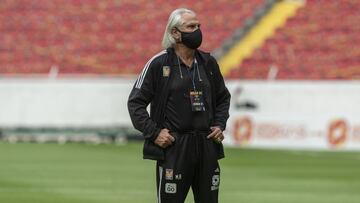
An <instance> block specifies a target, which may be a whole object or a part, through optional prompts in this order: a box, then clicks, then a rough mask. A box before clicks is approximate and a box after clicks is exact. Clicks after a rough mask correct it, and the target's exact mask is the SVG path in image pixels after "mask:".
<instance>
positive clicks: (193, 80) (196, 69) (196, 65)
mask: <svg viewBox="0 0 360 203" xmlns="http://www.w3.org/2000/svg"><path fill="white" fill-rule="evenodd" d="M177 61H178V67H179V71H180V77H181V79H183V75H182V71H181V66H180V60H179V56H177ZM194 63H195V67H194V68H195V69H194V74H193V76H191V73H190V71H189V69H187V70H188V73H189V76H190V78H191V82H192V84H193V87H194V90H196V86H195V72H196V71H197V73H198V77H199V81H200V82H201V81H202V79H201V77H200V71H199V65H198V62H197V60H196V58H194Z"/></svg>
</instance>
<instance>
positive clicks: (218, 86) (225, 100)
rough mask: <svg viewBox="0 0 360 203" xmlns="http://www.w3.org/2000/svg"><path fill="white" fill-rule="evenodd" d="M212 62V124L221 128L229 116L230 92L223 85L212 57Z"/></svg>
mask: <svg viewBox="0 0 360 203" xmlns="http://www.w3.org/2000/svg"><path fill="white" fill-rule="evenodd" d="M212 61H213V64H214V69H213V71H214V73H213V74H214V83H215V93H216V95H215V98H216V102H215V104H216V106H215V109H214V111H215V118H214V123H213V126H220V128H221V129H222V130H225V128H226V122H227V120H228V118H229V107H230V98H231V95H230V92H229V90H228V89H227V88H226V86H225V82H224V78H223V76H222V74H221V72H220V68H219V65H218V63H217V62H216V60H215V59H214V58H212Z"/></svg>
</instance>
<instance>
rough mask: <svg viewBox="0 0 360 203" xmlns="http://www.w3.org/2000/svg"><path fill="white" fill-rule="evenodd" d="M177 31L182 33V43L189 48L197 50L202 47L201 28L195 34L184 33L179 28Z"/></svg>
mask: <svg viewBox="0 0 360 203" xmlns="http://www.w3.org/2000/svg"><path fill="white" fill-rule="evenodd" d="M175 28H176V27H175ZM176 29H177V30H178V31H179V32H180V33H181V42H182V43H183V44H184V45H185V46H187V47H188V48H190V49H197V48H198V47H199V46H200V45H201V42H202V33H201V30H200V28H199V29H197V30H195V31H193V32H182V31H180V30H179V29H178V28H176Z"/></svg>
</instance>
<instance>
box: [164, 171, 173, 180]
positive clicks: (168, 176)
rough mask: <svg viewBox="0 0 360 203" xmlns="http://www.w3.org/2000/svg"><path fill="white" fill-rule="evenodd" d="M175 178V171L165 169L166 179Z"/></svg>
mask: <svg viewBox="0 0 360 203" xmlns="http://www.w3.org/2000/svg"><path fill="white" fill-rule="evenodd" d="M173 178H174V171H173V170H172V169H166V170H165V180H173Z"/></svg>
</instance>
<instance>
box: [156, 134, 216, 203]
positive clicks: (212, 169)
mask: <svg viewBox="0 0 360 203" xmlns="http://www.w3.org/2000/svg"><path fill="white" fill-rule="evenodd" d="M171 134H172V135H173V136H174V137H175V142H174V143H173V145H171V146H169V147H168V148H167V149H166V155H165V160H164V161H158V162H157V170H156V177H157V188H158V189H157V193H158V194H157V196H158V203H183V202H184V201H185V199H186V195H187V193H188V191H189V189H190V186H191V188H192V190H193V194H194V200H195V203H217V202H218V192H219V186H220V167H219V164H218V160H217V157H218V156H217V152H216V145H217V143H215V142H214V141H213V140H212V139H207V138H206V136H207V135H208V134H209V133H186V134H178V133H171Z"/></svg>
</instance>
